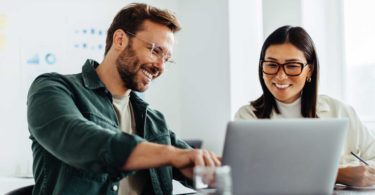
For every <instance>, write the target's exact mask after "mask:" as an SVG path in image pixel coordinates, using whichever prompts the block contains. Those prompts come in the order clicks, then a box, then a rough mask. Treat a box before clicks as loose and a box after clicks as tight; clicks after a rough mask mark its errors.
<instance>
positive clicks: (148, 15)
mask: <svg viewBox="0 0 375 195" xmlns="http://www.w3.org/2000/svg"><path fill="white" fill-rule="evenodd" d="M145 20H150V21H152V22H156V23H159V24H162V25H165V26H167V27H168V28H169V29H171V31H172V32H173V33H175V32H177V31H179V30H181V26H180V23H179V22H178V20H177V18H176V16H175V15H174V14H173V13H171V12H170V11H169V10H162V9H159V8H156V7H153V6H150V5H147V4H144V3H132V4H129V5H128V6H126V7H124V8H123V9H121V10H120V11H119V12H118V13H117V15H116V16H115V18H114V19H113V21H112V24H111V26H110V27H109V29H108V32H107V39H106V46H105V52H104V55H107V53H108V51H109V49H110V48H111V46H112V42H113V33H114V32H115V31H116V30H118V29H122V30H123V31H125V32H130V33H133V34H136V33H137V32H138V31H139V30H141V28H142V24H143V22H144V21H145Z"/></svg>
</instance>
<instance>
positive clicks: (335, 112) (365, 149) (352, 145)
mask: <svg viewBox="0 0 375 195" xmlns="http://www.w3.org/2000/svg"><path fill="white" fill-rule="evenodd" d="M298 101H299V103H298ZM300 101H301V100H300V99H298V100H296V102H293V103H292V104H291V106H290V105H289V106H287V105H285V104H282V103H281V104H280V102H277V104H278V107H279V108H280V112H281V113H280V114H277V113H276V111H275V110H273V111H272V113H271V116H270V118H271V119H280V118H299V117H298V115H301V112H300V105H301V103H300ZM296 107H299V109H295V108H296ZM288 108H289V109H288ZM254 110H255V108H254V107H253V106H251V105H249V104H248V105H244V106H242V107H241V108H240V109H239V110H238V111H237V113H236V114H235V120H256V119H257V117H256V115H255V113H254ZM293 112H294V113H293ZM317 115H318V116H319V118H347V119H348V120H349V131H348V136H347V139H346V143H345V148H344V150H343V153H342V156H341V160H340V165H349V164H359V163H360V162H359V161H358V160H357V159H356V158H355V157H353V156H352V155H351V154H350V152H354V153H357V154H359V155H360V156H361V157H362V158H363V159H365V160H366V161H368V163H369V164H371V165H375V137H374V135H373V133H372V132H370V131H369V130H368V129H367V128H366V126H365V125H364V124H363V123H362V122H361V120H360V119H359V117H358V115H357V114H356V112H355V111H354V109H353V108H352V107H351V106H348V105H345V104H344V103H342V102H340V101H338V100H336V99H334V98H331V97H329V96H326V95H320V96H319V97H318V104H317ZM317 144H319V143H317Z"/></svg>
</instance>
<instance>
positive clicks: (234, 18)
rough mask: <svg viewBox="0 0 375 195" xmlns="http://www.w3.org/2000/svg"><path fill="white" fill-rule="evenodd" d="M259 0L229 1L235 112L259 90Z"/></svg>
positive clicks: (261, 24)
mask: <svg viewBox="0 0 375 195" xmlns="http://www.w3.org/2000/svg"><path fill="white" fill-rule="evenodd" d="M262 13H263V12H262V0H252V1H246V2H244V1H242V0H231V1H229V45H230V50H229V54H230V65H229V67H230V95H231V96H230V100H231V102H230V105H231V117H232V118H233V116H234V114H235V112H237V110H238V109H239V108H240V107H241V106H243V105H245V104H249V102H250V101H252V100H255V99H256V98H258V97H259V96H260V95H261V94H262V90H261V87H260V83H259V77H258V66H259V56H260V50H261V47H262V44H263V23H262V19H263V18H262Z"/></svg>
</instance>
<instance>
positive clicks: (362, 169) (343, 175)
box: [336, 165, 375, 187]
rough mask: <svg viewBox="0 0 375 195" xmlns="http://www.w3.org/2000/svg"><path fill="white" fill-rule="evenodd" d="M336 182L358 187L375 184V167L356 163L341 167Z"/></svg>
mask: <svg viewBox="0 0 375 195" xmlns="http://www.w3.org/2000/svg"><path fill="white" fill-rule="evenodd" d="M336 183H340V184H345V185H349V186H358V187H366V186H372V185H375V167H372V166H367V165H355V166H347V167H342V168H339V171H338V174H337V178H336Z"/></svg>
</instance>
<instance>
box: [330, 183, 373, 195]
mask: <svg viewBox="0 0 375 195" xmlns="http://www.w3.org/2000/svg"><path fill="white" fill-rule="evenodd" d="M356 194H360V195H370V194H372V195H374V194H375V190H357V189H351V188H348V187H345V186H337V185H336V187H335V191H334V192H333V195H356Z"/></svg>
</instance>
